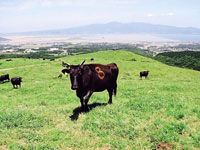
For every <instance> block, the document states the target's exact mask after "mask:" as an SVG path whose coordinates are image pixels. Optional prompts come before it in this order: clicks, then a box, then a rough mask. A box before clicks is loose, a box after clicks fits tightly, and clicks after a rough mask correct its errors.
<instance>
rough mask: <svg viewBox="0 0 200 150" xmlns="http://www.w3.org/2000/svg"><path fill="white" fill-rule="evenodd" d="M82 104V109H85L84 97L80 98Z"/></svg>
mask: <svg viewBox="0 0 200 150" xmlns="http://www.w3.org/2000/svg"><path fill="white" fill-rule="evenodd" d="M80 102H81V109H82V110H83V109H84V103H83V97H80Z"/></svg>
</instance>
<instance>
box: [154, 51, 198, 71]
mask: <svg viewBox="0 0 200 150" xmlns="http://www.w3.org/2000/svg"><path fill="white" fill-rule="evenodd" d="M154 58H155V59H156V60H158V61H161V62H163V63H166V64H168V65H172V66H178V67H184V68H190V69H194V70H198V71H200V52H194V51H183V52H166V53H160V54H158V55H156V57H154Z"/></svg>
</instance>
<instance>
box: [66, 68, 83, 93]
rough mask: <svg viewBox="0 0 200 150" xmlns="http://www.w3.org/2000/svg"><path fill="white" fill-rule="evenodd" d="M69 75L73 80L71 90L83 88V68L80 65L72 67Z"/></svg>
mask: <svg viewBox="0 0 200 150" xmlns="http://www.w3.org/2000/svg"><path fill="white" fill-rule="evenodd" d="M69 74H70V80H71V89H72V90H77V89H78V88H80V86H81V79H82V67H81V66H80V65H78V66H70V69H69Z"/></svg>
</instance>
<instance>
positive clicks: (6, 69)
mask: <svg viewBox="0 0 200 150" xmlns="http://www.w3.org/2000/svg"><path fill="white" fill-rule="evenodd" d="M42 65H46V64H35V65H26V66H19V67H15V68H5V69H0V72H1V71H8V70H13V69H20V68H28V67H34V66H42Z"/></svg>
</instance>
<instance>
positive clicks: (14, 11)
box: [0, 0, 200, 33]
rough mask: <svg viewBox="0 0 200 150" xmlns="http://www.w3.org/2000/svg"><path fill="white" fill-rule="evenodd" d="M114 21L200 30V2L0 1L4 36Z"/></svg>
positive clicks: (110, 0)
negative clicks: (6, 34) (12, 33)
mask: <svg viewBox="0 0 200 150" xmlns="http://www.w3.org/2000/svg"><path fill="white" fill-rule="evenodd" d="M111 21H118V22H125V23H126V22H145V23H153V24H164V25H173V26H180V27H198V28H200V0H0V33H5V32H22V31H35V30H44V29H60V28H68V27H74V26H80V25H86V24H94V23H107V22H111Z"/></svg>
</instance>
